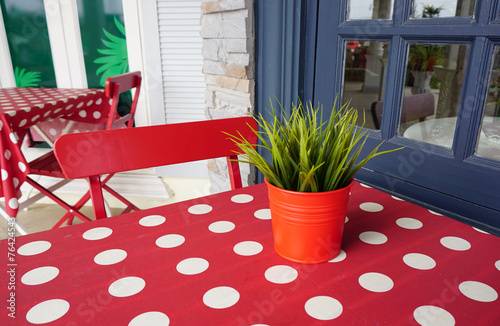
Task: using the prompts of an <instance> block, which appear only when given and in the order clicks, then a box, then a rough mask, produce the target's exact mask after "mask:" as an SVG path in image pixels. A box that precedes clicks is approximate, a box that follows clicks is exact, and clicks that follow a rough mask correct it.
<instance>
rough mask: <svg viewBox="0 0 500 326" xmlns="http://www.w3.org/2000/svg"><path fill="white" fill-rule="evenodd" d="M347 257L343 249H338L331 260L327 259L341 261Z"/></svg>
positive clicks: (332, 261)
mask: <svg viewBox="0 0 500 326" xmlns="http://www.w3.org/2000/svg"><path fill="white" fill-rule="evenodd" d="M346 257H347V254H346V253H345V251H344V250H340V253H339V254H338V255H337V257H335V258H333V259H332V260H329V261H328V262H329V263H338V262H341V261H343V260H344V259H345V258H346Z"/></svg>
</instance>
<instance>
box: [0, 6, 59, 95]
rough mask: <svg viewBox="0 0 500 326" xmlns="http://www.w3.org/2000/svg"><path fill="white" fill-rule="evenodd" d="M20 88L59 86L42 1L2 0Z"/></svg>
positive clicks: (13, 64)
mask: <svg viewBox="0 0 500 326" xmlns="http://www.w3.org/2000/svg"><path fill="white" fill-rule="evenodd" d="M0 6H1V9H2V13H3V19H4V23H5V30H6V33H7V42H8V44H9V50H10V57H11V60H12V66H13V67H14V77H15V80H16V85H17V86H18V87H56V85H57V84H56V76H55V73H54V65H53V62H52V52H51V49H50V42H49V32H48V29H47V20H46V17H45V9H44V5H43V0H24V1H18V0H0Z"/></svg>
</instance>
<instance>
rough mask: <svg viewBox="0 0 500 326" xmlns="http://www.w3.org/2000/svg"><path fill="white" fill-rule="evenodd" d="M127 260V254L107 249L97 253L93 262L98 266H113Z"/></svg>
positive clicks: (118, 250) (120, 250)
mask: <svg viewBox="0 0 500 326" xmlns="http://www.w3.org/2000/svg"><path fill="white" fill-rule="evenodd" d="M125 258H127V252H126V251H125V250H122V249H109V250H106V251H103V252H101V253H98V254H97V255H96V256H95V257H94V262H95V263H96V264H98V265H113V264H116V263H119V262H121V261H122V260H124V259H125Z"/></svg>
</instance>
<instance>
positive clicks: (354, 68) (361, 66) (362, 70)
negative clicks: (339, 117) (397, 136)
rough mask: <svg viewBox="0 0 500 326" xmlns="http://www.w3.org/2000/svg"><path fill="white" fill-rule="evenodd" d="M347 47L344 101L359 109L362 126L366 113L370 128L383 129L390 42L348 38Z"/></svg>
mask: <svg viewBox="0 0 500 326" xmlns="http://www.w3.org/2000/svg"><path fill="white" fill-rule="evenodd" d="M344 50H345V53H346V56H345V64H344V89H343V100H344V102H347V101H351V104H350V105H351V106H352V107H354V108H356V109H357V110H358V114H359V119H358V123H357V124H358V125H362V124H363V116H365V118H366V123H365V127H366V128H371V129H380V120H381V116H382V106H383V102H382V100H383V95H384V89H385V79H386V78H385V76H386V71H387V58H388V53H389V42H383V41H363V40H348V41H345V47H344ZM375 107H376V108H377V111H376V114H375ZM371 108H373V110H371ZM365 112H366V115H365Z"/></svg>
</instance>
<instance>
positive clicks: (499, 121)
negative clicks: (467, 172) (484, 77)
mask: <svg viewBox="0 0 500 326" xmlns="http://www.w3.org/2000/svg"><path fill="white" fill-rule="evenodd" d="M499 50H500V46H498V45H497V46H495V52H494V54H493V60H492V61H493V63H492V67H491V70H490V77H489V81H488V94H487V98H486V103H485V107H484V113H483V119H482V123H481V132H480V134H479V142H478V145H477V148H476V155H478V156H481V157H486V158H491V159H495V160H497V161H500V53H499Z"/></svg>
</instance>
